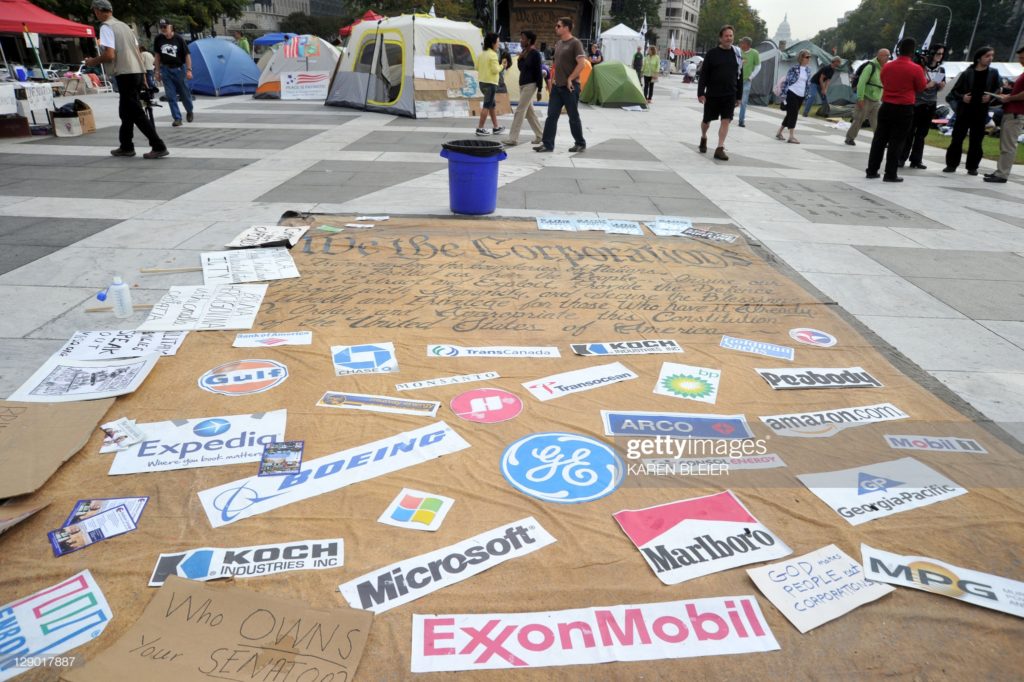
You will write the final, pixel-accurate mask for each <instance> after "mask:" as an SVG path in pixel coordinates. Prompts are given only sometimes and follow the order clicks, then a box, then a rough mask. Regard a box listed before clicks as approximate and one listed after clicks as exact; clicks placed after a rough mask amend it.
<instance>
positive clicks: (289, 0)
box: [217, 0, 310, 35]
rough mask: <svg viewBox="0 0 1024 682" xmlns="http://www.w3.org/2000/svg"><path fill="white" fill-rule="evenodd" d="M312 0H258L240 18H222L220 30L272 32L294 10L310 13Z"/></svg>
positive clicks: (277, 28)
mask: <svg viewBox="0 0 1024 682" xmlns="http://www.w3.org/2000/svg"><path fill="white" fill-rule="evenodd" d="M309 2H310V0H256V2H253V3H252V4H250V5H249V6H248V7H247V8H246V9H245V12H243V13H242V16H240V17H239V18H238V19H229V18H227V17H222V18H221V25H220V26H219V27H217V28H218V31H223V32H225V33H230V32H231V31H236V30H237V31H244V32H245V33H247V34H250V35H258V34H263V33H271V32H274V31H278V30H280V28H281V21H282V20H284V18H285V17H287V16H288V15H289V14H291V13H293V12H302V13H303V14H309V11H310V8H309Z"/></svg>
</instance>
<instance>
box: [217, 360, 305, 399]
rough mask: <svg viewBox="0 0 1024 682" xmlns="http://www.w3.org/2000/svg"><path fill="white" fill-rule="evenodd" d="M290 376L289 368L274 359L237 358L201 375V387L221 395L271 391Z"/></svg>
mask: <svg viewBox="0 0 1024 682" xmlns="http://www.w3.org/2000/svg"><path fill="white" fill-rule="evenodd" d="M287 378H288V368H287V367H285V366H284V365H282V364H281V363H279V362H274V361H273V360H235V361H233V362H227V363H224V364H223V365H220V366H219V367H214V368H213V369H211V370H210V371H209V372H207V373H206V374H204V375H203V376H201V377H199V388H201V389H203V390H204V391H209V392H210V393H219V394H221V395H232V396H234V395H251V394H253V393H262V392H263V391H269V390H270V389H272V388H273V387H274V386H277V385H278V384H281V383H283V382H284V380H285V379H287Z"/></svg>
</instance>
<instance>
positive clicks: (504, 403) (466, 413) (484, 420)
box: [451, 388, 523, 424]
mask: <svg viewBox="0 0 1024 682" xmlns="http://www.w3.org/2000/svg"><path fill="white" fill-rule="evenodd" d="M451 408H452V412H454V413H455V414H456V415H458V416H459V417H460V418H462V419H465V420H466V421H471V422H478V423H480V424H493V423H495V422H503V421H508V420H509V419H513V418H515V417H517V416H518V415H519V413H520V412H522V411H523V401H522V400H520V399H519V396H517V395H516V394H514V393H509V392H508V391H503V390H501V389H500V388H478V389H475V390H472V391H467V392H465V393H463V394H461V395H458V396H455V397H454V398H452V402H451Z"/></svg>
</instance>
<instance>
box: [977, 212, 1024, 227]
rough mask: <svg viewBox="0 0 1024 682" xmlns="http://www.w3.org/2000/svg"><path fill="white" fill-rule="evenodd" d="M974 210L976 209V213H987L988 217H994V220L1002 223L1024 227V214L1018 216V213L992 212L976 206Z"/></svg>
mask: <svg viewBox="0 0 1024 682" xmlns="http://www.w3.org/2000/svg"><path fill="white" fill-rule="evenodd" d="M974 210H975V211H977V212H978V213H984V214H985V215H987V216H988V217H990V218H995V219H996V220H1001V221H1002V222H1004V223H1009V224H1010V225H1016V226H1017V227H1024V216H1020V215H1016V216H1013V215H1006V214H1005V213H993V212H991V211H983V210H981V209H980V208H976V209H974Z"/></svg>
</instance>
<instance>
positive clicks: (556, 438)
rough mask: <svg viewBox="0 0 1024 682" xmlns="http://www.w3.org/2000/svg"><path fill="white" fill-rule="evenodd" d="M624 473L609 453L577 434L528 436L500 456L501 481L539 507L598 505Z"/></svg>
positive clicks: (599, 445) (618, 460)
mask: <svg viewBox="0 0 1024 682" xmlns="http://www.w3.org/2000/svg"><path fill="white" fill-rule="evenodd" d="M625 472H626V468H625V465H624V464H623V462H622V458H621V457H620V456H619V455H618V453H616V452H615V450H613V449H612V448H611V447H609V446H608V445H605V444H604V443H602V442H601V441H599V440H595V439H593V438H589V437H587V436H582V435H580V434H577V433H534V434H531V435H529V436H525V437H523V438H520V439H519V440H517V441H516V442H515V443H512V445H509V446H508V447H507V448H505V452H504V453H503V454H502V455H501V473H502V474H503V475H504V476H505V480H507V481H508V482H509V484H510V485H511V486H512V487H513V488H515V489H516V490H518V491H519V492H521V493H525V494H527V495H529V496H531V497H535V498H537V499H538V500H543V501H544V502H558V503H562V504H575V503H579V502H591V501H593V500H598V499H601V498H602V497H605V496H607V495H610V494H612V493H613V492H615V491H616V490H617V489H618V487H619V486H620V485H622V481H623V478H624V477H625Z"/></svg>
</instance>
